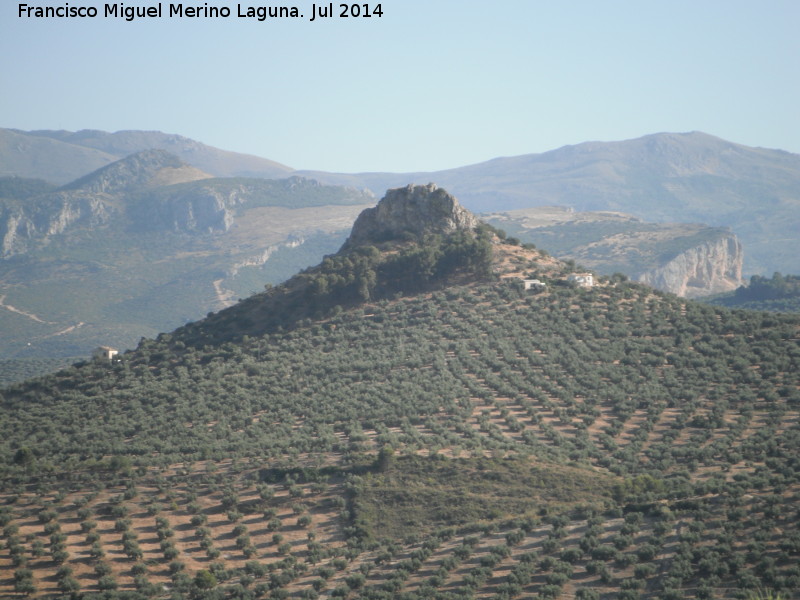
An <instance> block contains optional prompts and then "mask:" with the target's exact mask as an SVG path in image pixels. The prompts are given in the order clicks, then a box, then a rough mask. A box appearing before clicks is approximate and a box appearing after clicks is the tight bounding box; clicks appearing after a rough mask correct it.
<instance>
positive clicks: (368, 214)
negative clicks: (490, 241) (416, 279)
mask: <svg viewBox="0 0 800 600" xmlns="http://www.w3.org/2000/svg"><path fill="white" fill-rule="evenodd" d="M477 224H478V220H477V219H476V218H475V216H474V215H473V214H472V213H470V212H469V211H468V210H467V209H465V208H463V207H462V206H461V205H460V204H459V203H458V200H456V199H455V197H454V196H453V195H452V194H449V193H448V192H447V191H445V190H443V189H441V188H439V187H437V186H436V185H435V184H433V183H429V184H428V185H408V186H406V187H403V188H396V189H392V190H389V191H387V192H386V195H385V196H384V197H383V199H382V200H381V201H380V202H379V203H378V205H377V206H375V207H373V208H368V209H366V210H364V211H363V212H362V213H361V214H360V215H359V216H358V218H357V219H356V222H355V223H354V224H353V229H352V231H351V233H350V237H349V238H348V239H347V241H346V242H345V244H344V246H343V247H342V249H343V250H347V249H349V248H353V247H356V246H360V245H362V244H368V243H380V242H383V241H387V240H391V239H397V238H402V237H403V236H407V235H412V236H417V237H419V236H422V235H425V234H430V233H440V234H448V233H453V232H455V231H470V230H472V229H474V228H475V226H476V225H477Z"/></svg>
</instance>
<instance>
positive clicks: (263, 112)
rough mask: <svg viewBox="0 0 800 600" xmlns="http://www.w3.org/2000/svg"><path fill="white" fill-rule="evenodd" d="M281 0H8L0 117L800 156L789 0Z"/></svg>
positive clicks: (254, 135)
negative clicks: (645, 141)
mask: <svg viewBox="0 0 800 600" xmlns="http://www.w3.org/2000/svg"><path fill="white" fill-rule="evenodd" d="M39 1H40V0H28V2H27V3H28V5H30V6H45V4H36V2H39ZM293 1H296V2H297V3H296V4H294V5H292V4H284V5H283V6H296V7H297V8H298V10H299V12H300V13H302V14H303V17H302V18H275V19H270V18H268V19H266V20H264V21H262V22H259V21H258V20H257V19H252V18H240V17H238V16H237V12H238V9H237V6H238V4H237V3H236V2H231V1H230V0H208V1H207V2H205V3H204V2H195V3H193V4H185V3H184V6H200V7H202V6H203V5H204V4H206V5H208V6H209V7H229V8H230V10H231V16H230V17H229V18H202V17H199V18H186V17H184V18H177V17H173V18H168V17H166V13H167V11H168V9H169V6H170V3H169V2H162V3H161V4H162V10H163V13H164V15H165V16H164V17H162V18H161V19H158V18H139V19H135V20H134V21H131V22H128V21H126V20H125V19H123V18H119V17H117V18H114V17H105V16H104V15H103V11H104V6H105V3H104V2H102V1H99V0H70V1H69V2H64V1H63V0H44V2H50V4H49V5H50V6H58V7H65V6H66V5H69V6H71V7H80V6H84V7H95V8H97V10H98V16H97V17H95V18H50V19H47V18H27V17H23V18H20V17H19V16H18V12H19V5H20V4H21V3H20V2H18V1H16V0H14V1H10V0H3V1H2V2H0V57H2V58H0V127H9V128H15V129H22V130H35V129H64V130H70V131H76V130H80V129H100V130H105V131H118V130H127V129H141V130H158V131H163V132H166V133H177V134H180V135H183V136H186V137H189V138H192V139H195V140H198V141H201V142H203V143H206V144H209V145H211V146H216V147H218V148H222V149H225V150H233V151H237V152H244V153H248V154H255V155H258V156H262V157H264V158H269V159H272V160H275V161H278V162H280V163H283V164H286V165H288V166H291V167H293V168H296V169H317V170H325V171H338V172H365V171H393V172H405V171H435V170H440V169H446V168H451V167H458V166H463V165H467V164H473V163H477V162H481V161H485V160H489V159H491V158H495V157H498V156H514V155H520V154H529V153H538V152H545V151H547V150H552V149H555V148H558V147H561V146H564V145H568V144H577V143H580V142H584V141H590V140H600V141H613V140H623V139H631V138H635V137H639V136H642V135H647V134H650V133H657V132H664V131H670V132H684V131H704V132H706V133H709V134H712V135H716V136H718V137H721V138H724V139H727V140H729V141H733V142H737V143H741V144H745V145H749V146H761V147H767V148H780V149H783V150H788V151H790V152H795V153H800V35H797V31H800V2H798V1H797V0H751V1H742V0H691V1H685V0H669V1H667V0H663V1H661V0H658V1H656V0H552V1H550V0H548V1H544V0H542V1H539V0H519V1H517V0H493V1H491V2H490V1H489V0H483V1H477V0H388V1H384V2H380V3H379V4H380V8H381V9H382V16H380V17H378V16H373V17H370V18H363V17H359V18H353V17H349V18H342V17H339V16H338V14H339V12H340V9H339V6H340V3H334V4H333V7H334V12H335V14H336V15H337V16H335V17H331V18H322V17H318V18H316V19H315V20H314V21H311V20H310V18H311V14H312V10H313V6H312V4H313V3H311V2H305V0H287V2H293ZM118 4H120V3H118ZM121 4H123V5H124V6H131V7H133V6H137V7H143V6H153V5H157V4H158V3H157V2H153V1H152V0H138V1H133V2H123V3H121ZM377 4H378V3H369V4H368V5H367V6H368V7H369V9H370V10H374V9H375V7H376V6H377ZM240 5H241V7H242V9H243V10H244V11H245V12H246V10H247V7H250V6H282V5H281V4H267V3H263V4H258V0H250V1H249V2H248V1H247V0H246V1H245V2H242V3H241V4H240ZM315 6H317V7H324V8H327V7H328V6H329V5H328V3H321V4H316V5H315ZM347 6H352V3H350V4H348V5H347ZM356 6H357V7H359V8H360V9H361V11H362V12H363V10H364V3H361V4H358V5H356ZM317 12H318V11H317Z"/></svg>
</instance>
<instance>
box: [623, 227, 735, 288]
mask: <svg viewBox="0 0 800 600" xmlns="http://www.w3.org/2000/svg"><path fill="white" fill-rule="evenodd" d="M742 258H743V253H742V245H741V244H740V243H739V240H738V239H736V236H735V235H733V234H730V235H728V236H726V237H722V238H720V239H717V240H712V241H708V242H706V243H703V244H700V245H698V246H695V247H693V248H690V249H688V250H685V251H683V252H681V253H680V254H678V255H677V256H676V257H675V258H673V259H672V260H670V261H669V262H667V263H666V264H664V265H663V266H661V267H657V268H655V269H652V270H650V271H647V272H645V273H642V274H640V275H639V276H638V278H637V279H638V281H640V282H642V283H646V284H647V285H650V286H652V287H654V288H657V289H660V290H664V291H666V292H672V293H674V294H677V295H679V296H684V297H686V298H696V297H699V296H708V295H711V294H718V293H721V292H729V291H731V290H734V289H736V288H737V287H739V286H740V285H741V284H742Z"/></svg>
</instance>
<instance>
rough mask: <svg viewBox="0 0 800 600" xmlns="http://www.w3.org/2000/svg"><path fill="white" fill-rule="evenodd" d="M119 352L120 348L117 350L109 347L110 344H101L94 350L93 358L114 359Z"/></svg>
mask: <svg viewBox="0 0 800 600" xmlns="http://www.w3.org/2000/svg"><path fill="white" fill-rule="evenodd" d="M117 354H119V350H115V349H114V348H109V347H108V346H100V347H99V348H96V349H95V351H94V352H92V358H95V359H97V360H108V361H111V360H114V357H115V356H116V355H117Z"/></svg>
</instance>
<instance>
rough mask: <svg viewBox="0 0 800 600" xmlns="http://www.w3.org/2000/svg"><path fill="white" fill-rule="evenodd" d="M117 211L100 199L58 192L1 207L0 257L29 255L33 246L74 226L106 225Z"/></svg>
mask: <svg viewBox="0 0 800 600" xmlns="http://www.w3.org/2000/svg"><path fill="white" fill-rule="evenodd" d="M113 213H114V209H113V208H112V207H111V206H109V205H108V204H106V203H105V202H103V201H102V200H100V199H99V198H97V197H92V196H86V195H82V194H70V193H66V192H57V193H55V194H52V195H48V196H47V197H46V198H43V199H41V201H39V202H35V203H30V204H29V205H24V206H23V205H6V206H2V205H0V257H2V258H8V257H10V256H14V255H15V254H21V253H24V252H25V251H27V250H28V249H29V248H30V247H31V246H32V244H35V243H37V242H42V241H45V240H46V239H47V238H48V237H50V236H53V235H58V234H60V233H63V232H64V231H65V230H67V229H68V228H69V227H71V226H77V225H82V226H86V227H95V226H97V225H102V224H105V223H107V222H108V221H109V219H110V218H111V215H112V214H113Z"/></svg>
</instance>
